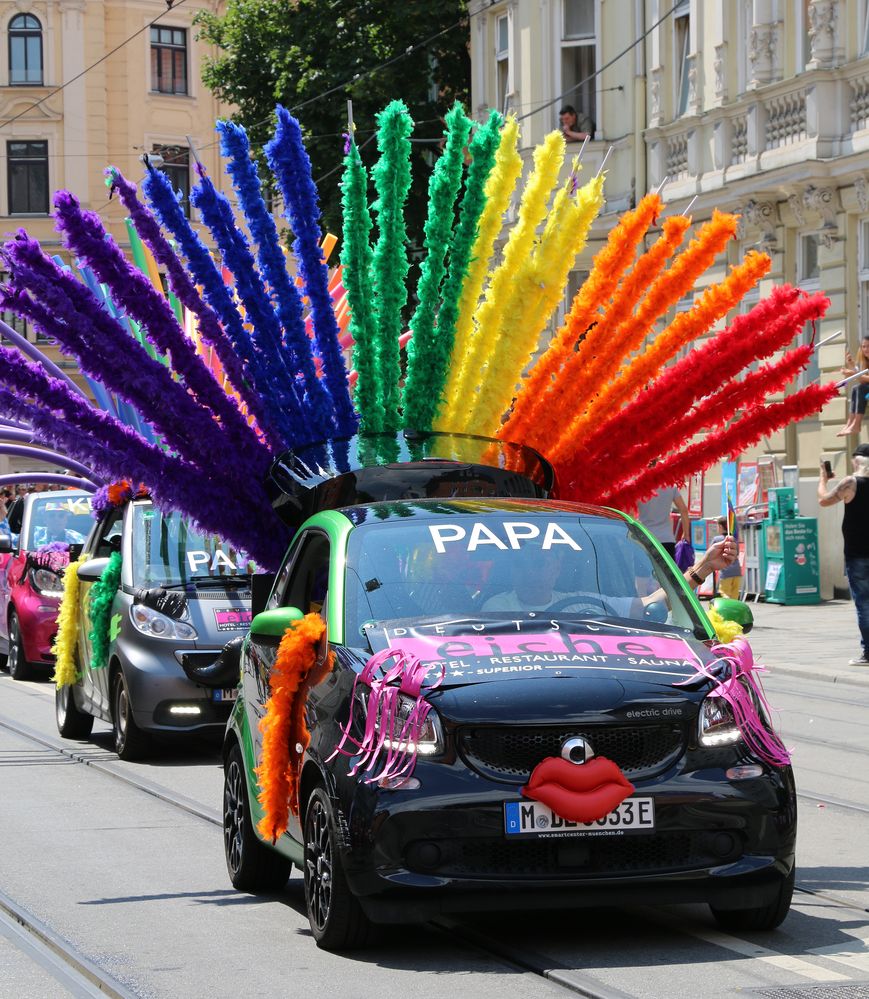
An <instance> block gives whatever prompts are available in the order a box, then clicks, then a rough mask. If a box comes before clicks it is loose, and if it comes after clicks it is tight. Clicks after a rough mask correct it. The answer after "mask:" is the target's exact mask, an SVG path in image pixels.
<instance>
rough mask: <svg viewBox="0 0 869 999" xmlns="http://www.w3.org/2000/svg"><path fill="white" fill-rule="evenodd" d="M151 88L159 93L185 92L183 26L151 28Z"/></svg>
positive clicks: (185, 58)
mask: <svg viewBox="0 0 869 999" xmlns="http://www.w3.org/2000/svg"><path fill="white" fill-rule="evenodd" d="M151 90H154V91H156V92H157V93H160V94H186V93H187V31H186V30H185V29H184V28H159V27H152V28H151Z"/></svg>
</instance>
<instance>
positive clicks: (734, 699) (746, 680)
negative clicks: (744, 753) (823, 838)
mask: <svg viewBox="0 0 869 999" xmlns="http://www.w3.org/2000/svg"><path fill="white" fill-rule="evenodd" d="M712 651H713V652H714V653H715V654H716V655H717V656H718V657H719V658H718V660H717V661H716V662H714V663H711V664H708V665H707V664H703V663H701V664H700V665H699V666H698V667H697V672H696V673H695V674H694V676H692V677H689V678H688V679H687V680H680V681H679V682H678V683H676V684H674V686H676V687H680V686H685V685H687V684H690V683H696V682H697V680H699V679H701V678H704V679H707V680H709V681H710V682H711V683H712V684H714V689H713V690H712V692H711V693H710V694H709V696H710V697H720V698H722V699H723V700H725V701H727V703H728V704H729V705H730V709H731V711H732V712H733V717H734V720H735V721H736V726H737V728H738V729H739V731H740V732H741V733H742V738H743V739H744V740H745V743H746V745H747V746H748V748H749V749H750V750H751V752H752V753H754V755H755V756H757V757H758V758H759V759H761V760H763V761H764V762H765V763H768V764H769V765H770V766H773V767H786V766H787V765H788V764H789V763H790V762H791V755H790V753H789V752H788V751H787V749H785V746H784V744H783V743H782V741H781V740H780V739H779V737H778V736H777V735H776V734H775V732H773V731H772V728H771V727H770V726H769V725H768V724H767V723H765V722H764V720H763V715H764V714H765V715H766V716H767V718H770V717H771V716H772V711H771V709H770V706H769V702H768V701H767V699H766V694H764V691H763V687H762V685H761V682H760V677H759V676H758V673H759V672H760V671H761V670H763V669H764V667H763V666H760V665H758V664H756V663H755V661H754V654H753V652H752V651H751V646H750V645H749V644H748V642H747V641H746V640H745V639H744V638H734V640H733V641H732V642H730V643H729V644H727V645H714V646H713V647H712ZM722 667H723V668H722ZM716 673H721V674H722V675H723V676H724V679H720V678H719V676H717V675H716ZM758 705H760V707H759V708H758Z"/></svg>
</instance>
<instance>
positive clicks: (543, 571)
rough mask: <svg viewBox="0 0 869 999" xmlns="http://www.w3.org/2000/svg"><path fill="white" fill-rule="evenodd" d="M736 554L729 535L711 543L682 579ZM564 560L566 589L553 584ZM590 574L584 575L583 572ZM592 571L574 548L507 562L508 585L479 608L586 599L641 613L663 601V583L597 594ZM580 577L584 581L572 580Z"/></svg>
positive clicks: (620, 612) (515, 608)
mask: <svg viewBox="0 0 869 999" xmlns="http://www.w3.org/2000/svg"><path fill="white" fill-rule="evenodd" d="M735 558H736V544H735V542H734V540H733V538H732V537H730V536H729V535H728V536H727V537H726V538H724V539H723V540H721V541H719V542H717V543H716V544H714V545H711V546H710V547H709V549H708V550H707V551H706V552H705V553H704V555H703V558H702V559H701V560H700V562H698V563H697V565H695V566H692V567H691V568H690V569H689V570H687V571H686V572H685V574H684V576H685V581H686V582H687V583H688V585H689V586H690V587H691V588H692V589H694V588H696V587H697V586H699V585H700V584H701V583H702V582H703V580H704V579H705V578H706V577H707V576H709V575H711V574H712V573H713V572H716V571H718V570H719V569H723V568H724V567H725V566H728V565H730V564H731V563H732V562H733V561H734V559H735ZM566 559H570V566H571V567H573V568H575V569H576V571H575V572H574V574H573V575H572V576H571V577H570V581H571V582H574V583H575V585H573V586H571V588H570V590H560V589H556V584H557V582H558V581H559V577H561V575H562V568H563V567H564V566H565V560H566ZM589 573H591V575H590V576H589V575H588V574H589ZM595 573H596V570H595V566H594V564H593V563H592V562H591V561H589V560H587V559H585V560H584V561H583V562H582V563H580V562H579V560H578V558H577V554H576V553H574V552H571V553H569V554H568V553H564V552H559V553H558V554H557V555H554V554H553V555H551V556H550V557H549V558H545V559H539V560H537V561H536V562H535V564H534V566H533V569H529V567H528V566H526V565H524V564H521V563H514V564H513V566H512V567H511V573H510V575H511V584H512V589H510V590H506V591H503V592H501V593H496V594H495V595H494V596H491V597H489V599H488V600H486V602H485V603H484V604H483V607H482V609H483V610H484V611H490V612H494V613H498V612H508V613H513V612H519V611H553V610H558V611H568V610H571V609H574V608H576V607H580V606H583V605H585V606H586V607H587V606H588V605H589V604H592V605H593V606H595V607H596V606H600V609H601V613H604V614H614V615H615V616H617V617H626V618H643V617H646V616H647V612H648V611H650V610H651V609H652V605H659V606H661V605H663V606H667V605H668V604H669V601H668V598H667V592H666V590H665V589H664V588H663V587H660V588H658V589H656V590H655V591H654V592H653V593H649V594H647V595H646V596H640V595H639V594H638V593H637V594H635V595H626V594H622V595H619V596H614V595H610V594H608V593H601V592H600V590H599V589H592V588H591V587H593V586H594V585H595V583H594V582H593V580H595V579H596V574H595ZM583 575H584V576H585V577H586V579H587V580H588V581H587V582H586V583H585V585H583V584H582V583H579V584H578V585H576V581H577V580H578V579H579V578H580V577H581V576H583Z"/></svg>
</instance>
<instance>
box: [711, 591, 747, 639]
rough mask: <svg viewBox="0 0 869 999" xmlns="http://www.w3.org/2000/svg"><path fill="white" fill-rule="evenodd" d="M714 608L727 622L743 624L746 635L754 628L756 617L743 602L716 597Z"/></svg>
mask: <svg viewBox="0 0 869 999" xmlns="http://www.w3.org/2000/svg"><path fill="white" fill-rule="evenodd" d="M712 606H713V607H714V608H715V610H717V611H718V613H719V614H720V615H721V616H722V617H723V618H724V620H725V621H734V622H736V624H741V625H742V630H743V632H744V633H745V634H746V635H747V634H748V633H749V632H750V631H751V629H752V628H753V627H754V615H753V614H752V613H751V608H750V607H749V606H748V604H747V603H745V602H744V601H743V600H731V599H730V598H729V597H716V598H715V599H714V600H713V601H712Z"/></svg>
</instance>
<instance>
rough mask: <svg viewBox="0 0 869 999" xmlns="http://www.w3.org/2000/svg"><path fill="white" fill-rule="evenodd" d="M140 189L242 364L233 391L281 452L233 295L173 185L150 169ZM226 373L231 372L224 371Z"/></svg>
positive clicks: (281, 441)
mask: <svg viewBox="0 0 869 999" xmlns="http://www.w3.org/2000/svg"><path fill="white" fill-rule="evenodd" d="M142 190H143V191H144V192H145V196H146V197H147V198H148V200H149V201H150V202H151V207H152V208H153V209H154V212H155V213H156V215H157V218H158V219H159V220H160V222H161V223H162V225H163V226H164V227H165V228H166V229H167V230H168V231H169V232H171V233H172V235H173V236H174V237H175V239H176V240H177V241H178V244H179V246H180V247H181V250H182V252H183V253H184V256H185V257H186V258H187V264H188V267H189V268H190V273H191V274H192V276H193V278H194V279H195V281H196V282H197V284H200V285H201V286H202V291H203V296H204V298H205V301H206V302H207V303H208V306H209V307H210V308H211V309H212V310H213V312H214V313H215V315H216V316H217V317H218V320H219V322H220V324H221V325H222V327H223V332H224V334H225V335H226V337H227V338H228V339H229V342H230V345H231V347H232V350H233V352H234V353H235V354H236V355H237V357H238V358H240V359H241V360H240V363H242V364H243V367H242V371H243V376H242V384H241V385H240V386H238V385H234V388H235V389H236V391H237V392H238V393H239V395H240V396H241V398H242V399H243V400H244V402H245V405H246V406H247V408H248V409H249V410H250V412H251V413H252V414H253V416H254V418H255V419H256V422H257V425H258V426H259V429H260V431H261V432H262V434H263V436H264V437H265V439H266V442H267V444H268V446H269V448H270V449H271V450H272V452H276V451H282V450H284V448H285V447H286V446H287V442H286V441H285V440H284V438H283V436H282V435H281V430H280V425H279V423H278V421H277V416H276V414H275V412H274V407H273V406H272V405H271V404H270V401H269V398H268V385H267V380H266V379H265V376H264V373H263V372H262V370H261V367H260V365H259V362H258V359H257V356H256V353H255V352H254V350H253V345H252V344H251V342H250V337H249V336H248V334H247V330H245V328H244V324H243V322H242V319H241V316H240V315H239V313H238V309H236V307H235V302H234V301H233V299H232V294H231V293H230V291H229V289H228V288H227V287H226V284H225V283H224V280H223V277H222V276H221V274H220V271H219V270H218V269H217V267H216V265H215V263H214V260H212V258H211V254H210V252H209V251H208V249H207V248H206V246H205V244H204V243H203V242H202V240H201V239H200V238H199V236H198V235H197V234H196V232H194V230H193V227H192V226H191V225H190V222H189V221H188V220H187V218H186V217H185V215H184V212H183V211H182V210H181V206H180V205H179V203H178V199H177V197H176V196H175V193H174V192H173V190H172V185H171V184H170V183H169V181H168V179H167V178H166V176H165V175H164V174H162V173H161V172H160V171H159V170H154V169H149V171H148V174H147V176H146V177H145V180H144V181H143V183H142ZM226 370H227V371H229V370H231V369H226Z"/></svg>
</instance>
